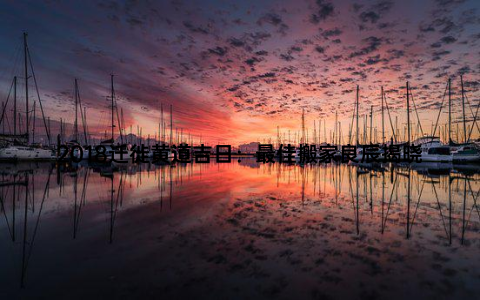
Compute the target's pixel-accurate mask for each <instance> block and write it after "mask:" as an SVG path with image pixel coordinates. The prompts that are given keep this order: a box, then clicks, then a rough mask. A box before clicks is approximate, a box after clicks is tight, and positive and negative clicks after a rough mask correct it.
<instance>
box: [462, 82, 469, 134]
mask: <svg viewBox="0 0 480 300" xmlns="http://www.w3.org/2000/svg"><path fill="white" fill-rule="evenodd" d="M460 84H461V86H462V109H463V136H464V143H467V142H468V141H467V120H466V118H465V95H464V90H463V75H460Z"/></svg>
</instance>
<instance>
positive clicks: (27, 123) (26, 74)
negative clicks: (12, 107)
mask: <svg viewBox="0 0 480 300" xmlns="http://www.w3.org/2000/svg"><path fill="white" fill-rule="evenodd" d="M23 53H24V56H25V58H24V67H25V70H24V76H25V109H26V111H25V114H26V122H25V124H26V125H25V128H26V130H25V132H26V133H27V144H28V127H29V126H28V125H29V121H28V46H27V33H26V32H24V33H23Z"/></svg>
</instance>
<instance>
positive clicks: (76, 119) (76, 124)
mask: <svg viewBox="0 0 480 300" xmlns="http://www.w3.org/2000/svg"><path fill="white" fill-rule="evenodd" d="M74 93H75V124H74V125H75V126H74V137H75V141H76V142H78V83H77V78H75V91H74Z"/></svg>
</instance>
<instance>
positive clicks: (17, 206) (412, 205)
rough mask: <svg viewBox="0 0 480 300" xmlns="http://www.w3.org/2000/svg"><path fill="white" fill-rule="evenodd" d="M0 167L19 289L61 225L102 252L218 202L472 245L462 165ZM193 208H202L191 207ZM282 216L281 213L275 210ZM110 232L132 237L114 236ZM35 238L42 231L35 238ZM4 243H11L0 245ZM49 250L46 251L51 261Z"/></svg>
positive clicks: (0, 227)
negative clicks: (242, 202)
mask: <svg viewBox="0 0 480 300" xmlns="http://www.w3.org/2000/svg"><path fill="white" fill-rule="evenodd" d="M2 166H3V167H2V170H1V172H0V176H1V182H0V193H1V197H0V200H1V201H0V204H1V213H2V215H3V220H2V221H1V222H0V231H1V232H2V235H1V236H0V237H1V238H2V245H5V246H2V247H1V248H0V253H1V254H2V257H6V256H7V254H9V255H10V254H11V255H13V257H15V258H16V259H15V260H14V261H13V262H11V263H10V264H7V266H6V267H7V270H8V271H6V272H4V273H5V274H6V273H10V271H12V272H14V270H13V269H12V270H10V268H18V262H20V266H19V267H20V286H21V287H25V285H26V283H27V270H28V269H29V267H30V268H31V267H32V266H31V264H32V260H35V254H34V252H35V250H34V249H35V245H36V243H35V241H36V240H38V239H39V238H41V239H45V241H43V242H42V243H41V246H40V247H47V246H48V244H49V241H48V239H66V237H67V236H66V235H64V234H63V230H64V229H68V231H69V232H71V233H70V234H69V236H70V238H69V240H70V241H69V242H63V244H62V245H67V244H68V245H69V246H68V247H67V246H65V247H66V248H68V249H70V248H69V247H71V245H72V244H73V245H75V247H79V248H82V247H87V246H91V245H96V247H99V249H104V248H102V247H100V246H98V243H99V241H100V243H101V241H102V240H103V242H104V243H106V244H107V245H108V244H113V243H114V241H116V240H117V239H120V241H121V243H125V242H127V241H128V242H130V239H132V236H137V235H138V234H139V233H138V232H142V231H144V232H149V231H152V228H155V226H158V224H160V222H162V220H163V218H166V217H161V215H162V214H164V213H167V214H171V215H172V216H171V218H174V216H173V214H174V213H175V210H176V208H178V210H179V211H182V214H181V215H180V217H178V218H185V216H187V217H188V218H185V219H184V220H183V222H185V223H188V222H194V221H196V220H197V219H198V220H201V218H202V217H204V216H205V214H207V215H208V214H210V209H213V207H216V206H218V205H219V202H222V203H224V201H227V202H226V203H227V204H225V205H228V203H232V202H233V200H234V199H250V200H249V201H261V202H262V203H263V204H261V207H262V208H264V209H265V211H264V214H265V215H264V217H265V218H270V217H271V215H275V214H279V213H280V212H279V211H277V210H275V211H271V212H269V207H273V206H268V205H266V204H265V203H268V201H272V199H277V200H279V199H281V200H282V202H281V207H283V206H282V205H284V207H287V205H290V204H291V205H296V204H298V206H294V208H292V209H295V210H296V211H301V212H303V213H305V215H306V216H305V219H304V220H305V221H308V218H309V217H308V215H310V213H311V212H312V211H314V212H315V213H320V214H324V215H323V217H324V221H323V222H329V223H331V225H336V226H341V227H342V228H344V229H343V231H342V233H344V234H347V235H354V236H355V235H356V236H361V235H366V236H368V235H370V234H374V233H375V232H376V233H380V234H381V235H382V236H383V235H386V236H388V237H386V238H388V239H389V238H391V236H392V235H396V234H399V235H402V236H403V237H404V238H405V239H416V240H417V241H418V243H420V244H429V243H444V244H445V246H448V245H452V244H454V243H455V242H456V241H458V243H459V244H460V245H465V244H468V243H469V240H470V239H471V241H472V242H475V243H479V242H480V235H479V230H478V228H479V224H480V211H479V208H478V205H477V201H478V199H479V196H480V183H479V180H480V174H479V170H478V169H477V168H469V167H468V166H456V165H452V164H438V163H436V164H417V165H415V164H413V165H411V166H408V165H401V164H400V165H394V164H382V165H369V164H357V165H345V164H335V163H332V164H321V165H295V164H280V163H274V164H259V163H256V162H255V160H254V159H243V160H242V161H240V162H233V163H231V164H216V163H213V162H212V163H210V164H176V165H155V164H126V165H114V164H105V165H89V164H88V163H85V162H81V163H79V164H69V163H65V164H57V163H50V162H31V163H18V164H2ZM52 177H53V178H56V180H51V178H52ZM38 199H40V200H38ZM252 199H253V200H252ZM255 199H257V200H255ZM258 199H262V200H258ZM164 202H167V203H166V204H165V203H164ZM175 203H177V204H175ZM197 205H198V206H202V207H207V208H202V209H201V210H200V209H199V210H197V208H196V207H195V206H197ZM209 206H210V207H211V208H209ZM259 207H260V204H259ZM165 208H166V209H165ZM187 212H188V213H187ZM283 213H284V214H288V213H289V212H288V211H287V209H286V208H285V211H283ZM152 216H153V217H152ZM215 216H217V217H218V218H222V220H224V221H225V223H228V222H230V223H234V222H237V223H238V222H241V220H236V219H235V218H236V217H238V216H236V215H231V214H229V213H228V212H222V213H216V214H215ZM272 218H273V217H272ZM44 219H45V220H44ZM72 219H73V220H72ZM152 220H153V222H154V223H151V222H152ZM166 220H169V219H166ZM105 221H106V222H105ZM300 221H302V217H300ZM119 222H120V224H119ZM43 223H45V225H44V226H45V228H44V230H42V229H41V227H42V225H43ZM117 226H118V227H117ZM348 227H350V229H351V231H350V230H348V229H345V228H348ZM102 228H103V229H102ZM118 230H125V231H128V232H129V233H133V234H132V235H122V234H121V232H120V233H119V232H118ZM39 232H42V233H43V234H42V235H41V236H38V235H39ZM234 233H235V231H232V234H234ZM20 236H21V240H19V237H20ZM102 236H103V237H102ZM7 240H8V241H9V244H10V245H11V246H6V245H7V244H8V243H7ZM86 241H88V243H87V242H86ZM85 243H87V244H85ZM139 247H140V246H139ZM56 251H57V249H52V254H51V256H50V259H51V260H52V261H55V259H56V258H55V254H54V253H56ZM58 251H60V250H58ZM104 251H105V250H104ZM43 252H44V250H42V253H43ZM18 254H20V256H18ZM42 257H43V255H42ZM34 268H35V267H34ZM17 270H18V269H17ZM36 274H38V272H36ZM3 279H5V278H2V280H3ZM35 279H38V278H32V280H35ZM3 281H4V282H5V283H8V282H9V281H8V280H6V281H5V280H3Z"/></svg>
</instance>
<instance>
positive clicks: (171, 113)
mask: <svg viewBox="0 0 480 300" xmlns="http://www.w3.org/2000/svg"><path fill="white" fill-rule="evenodd" d="M172 142H173V108H172V105H171V104H170V147H171V146H172Z"/></svg>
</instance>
